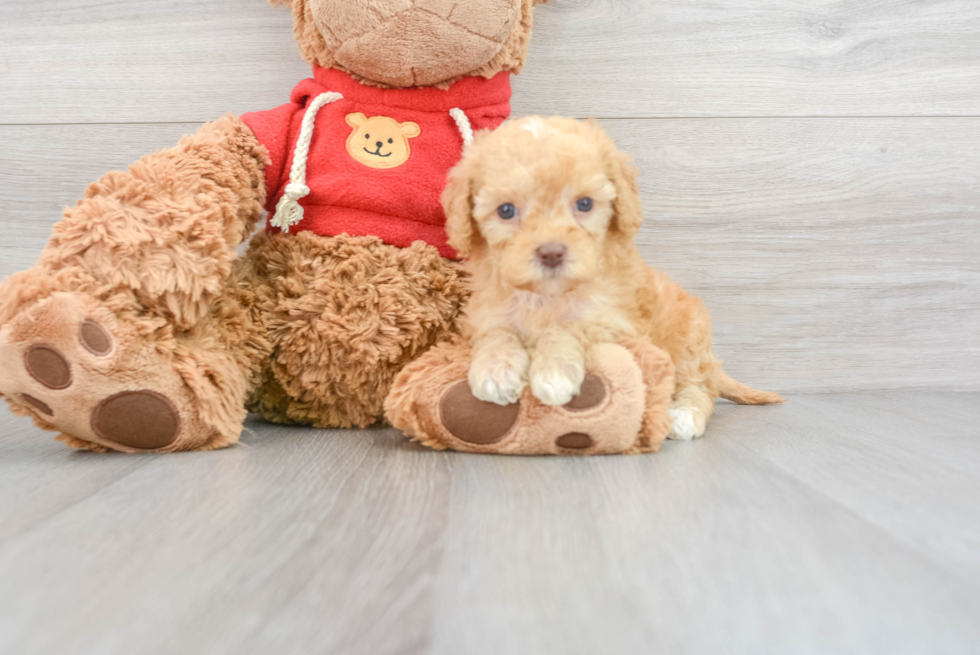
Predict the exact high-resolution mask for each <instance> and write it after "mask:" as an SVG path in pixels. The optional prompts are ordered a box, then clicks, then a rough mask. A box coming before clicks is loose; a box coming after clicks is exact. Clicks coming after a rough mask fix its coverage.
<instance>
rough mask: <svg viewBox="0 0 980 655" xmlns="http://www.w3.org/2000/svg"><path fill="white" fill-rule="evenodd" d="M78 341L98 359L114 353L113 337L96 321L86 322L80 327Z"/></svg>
mask: <svg viewBox="0 0 980 655" xmlns="http://www.w3.org/2000/svg"><path fill="white" fill-rule="evenodd" d="M78 340H79V341H80V342H81V343H82V347H83V348H85V350H87V351H89V352H90V353H92V354H93V355H95V356H96V357H105V356H106V355H108V354H109V353H110V352H112V336H110V335H109V332H108V330H106V329H105V328H104V327H102V326H101V325H99V324H98V323H96V322H95V321H85V322H84V323H82V324H81V325H80V326H79V327H78Z"/></svg>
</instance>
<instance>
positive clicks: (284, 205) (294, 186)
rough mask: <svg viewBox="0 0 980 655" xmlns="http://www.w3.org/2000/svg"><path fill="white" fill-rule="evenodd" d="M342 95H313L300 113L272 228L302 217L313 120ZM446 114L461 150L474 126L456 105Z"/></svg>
mask: <svg viewBox="0 0 980 655" xmlns="http://www.w3.org/2000/svg"><path fill="white" fill-rule="evenodd" d="M343 97H344V96H342V95H340V94H339V93H335V92H333V91H328V92H327V93H321V94H320V95H318V96H317V97H316V99H315V100H314V101H313V103H312V104H311V105H310V108H309V109H307V110H306V115H305V116H303V125H302V127H300V130H299V138H298V139H297V140H296V151H295V153H294V154H293V166H292V168H291V169H290V170H289V184H287V185H286V189H285V191H284V192H283V194H282V198H280V199H279V203H278V204H277V205H276V213H275V215H274V216H273V217H272V220H270V221H269V222H270V223H271V225H272V226H273V227H278V228H279V229H281V230H282V231H283V232H289V228H290V227H292V226H293V225H296V224H297V223H299V222H301V221H302V220H303V206H302V205H300V204H299V201H300V200H301V199H303V198H305V197H306V196H308V195H310V187H308V186H306V162H307V160H308V159H309V156H310V142H311V141H312V140H313V123H314V121H316V115H317V112H319V111H320V109H321V108H322V107H324V106H325V105H329V104H330V103H331V102H337V101H338V100H341V99H343ZM449 115H450V116H452V118H453V120H454V121H456V127H457V129H459V135H460V136H461V137H463V149H464V151H465V149H466V148H467V147H469V145H470V144H471V143H473V127H472V126H471V125H470V119H469V117H467V115H466V112H464V111H463V110H462V109H460V108H459V107H453V108H452V109H450V110H449Z"/></svg>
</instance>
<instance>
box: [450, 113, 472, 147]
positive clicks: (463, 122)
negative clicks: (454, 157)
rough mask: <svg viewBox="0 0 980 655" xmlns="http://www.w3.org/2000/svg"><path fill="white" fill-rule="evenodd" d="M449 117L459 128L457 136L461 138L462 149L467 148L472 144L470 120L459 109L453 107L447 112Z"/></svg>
mask: <svg viewBox="0 0 980 655" xmlns="http://www.w3.org/2000/svg"><path fill="white" fill-rule="evenodd" d="M449 115H450V116H452V117H453V120H454V121H456V127H458V128H459V135H460V136H461V137H463V147H464V148H466V147H468V146H469V145H470V144H471V143H473V127H472V126H471V125H470V119H469V117H468V116H467V115H466V112H465V111H463V110H462V109H460V108H459V107H453V108H452V109H450V110H449Z"/></svg>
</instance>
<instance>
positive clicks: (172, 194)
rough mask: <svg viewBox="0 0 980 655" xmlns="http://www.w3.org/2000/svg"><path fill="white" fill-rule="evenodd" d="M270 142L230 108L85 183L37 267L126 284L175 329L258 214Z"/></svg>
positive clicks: (205, 299) (211, 290)
mask: <svg viewBox="0 0 980 655" xmlns="http://www.w3.org/2000/svg"><path fill="white" fill-rule="evenodd" d="M267 161H268V155H267V153H266V151H265V149H264V148H263V147H262V146H261V145H260V144H259V141H258V140H257V139H256V137H255V135H254V134H253V133H252V131H251V129H250V128H249V127H248V126H247V125H246V124H245V123H244V122H242V121H241V120H240V119H238V118H234V117H232V116H227V117H224V118H221V119H219V120H217V121H214V122H212V123H208V124H206V125H204V126H203V127H202V128H201V129H200V130H199V131H198V132H197V133H196V134H193V135H188V136H185V137H183V138H182V139H181V140H180V141H179V143H178V144H177V145H176V146H175V147H173V148H170V149H167V150H161V151H159V152H157V153H155V154H152V155H148V156H146V157H143V158H142V159H140V160H139V161H137V162H136V163H135V164H133V165H132V166H130V167H129V170H128V171H126V172H123V171H114V172H111V173H107V174H106V175H104V176H103V177H102V178H101V179H100V180H98V181H96V182H94V183H92V184H91V185H89V187H88V189H87V190H86V192H85V196H84V197H83V198H82V199H81V200H80V201H79V202H78V204H77V205H76V206H75V207H71V208H69V209H67V210H66V211H65V214H64V219H63V220H62V221H61V222H60V223H58V224H57V225H55V227H54V231H53V234H52V237H51V240H50V241H49V243H48V245H47V247H46V248H45V250H44V251H43V253H42V254H41V258H40V260H39V266H40V267H41V268H43V269H46V270H47V271H49V272H51V273H52V274H56V273H58V272H64V271H65V270H66V269H74V270H77V271H78V273H79V276H80V277H84V278H88V279H90V280H91V283H90V284H91V286H92V287H93V289H96V288H112V289H115V290H119V289H128V290H130V291H131V292H132V293H133V294H135V296H136V298H137V300H138V302H139V303H140V304H141V305H142V306H143V307H144V308H147V309H152V310H153V311H154V312H156V313H159V314H161V315H162V316H163V317H164V318H165V319H166V320H168V322H172V323H173V324H174V326H175V327H176V328H178V329H190V328H191V327H193V326H194V325H196V324H197V323H198V322H199V321H200V320H201V319H202V318H203V317H205V316H206V315H207V313H208V311H209V308H210V306H211V304H212V302H213V301H214V299H215V298H216V297H218V295H219V294H220V293H221V290H222V287H223V284H224V281H225V279H226V278H227V277H228V275H229V272H230V269H231V264H232V262H233V260H234V259H235V256H236V253H235V248H236V247H237V246H238V245H239V244H240V243H241V242H242V241H243V240H244V239H245V238H246V237H247V236H248V235H249V234H250V233H251V232H252V231H253V229H254V227H255V224H256V223H257V222H258V220H259V219H260V218H261V217H262V208H263V205H264V203H265V197H266V190H265V181H264V166H265V164H266V162H267Z"/></svg>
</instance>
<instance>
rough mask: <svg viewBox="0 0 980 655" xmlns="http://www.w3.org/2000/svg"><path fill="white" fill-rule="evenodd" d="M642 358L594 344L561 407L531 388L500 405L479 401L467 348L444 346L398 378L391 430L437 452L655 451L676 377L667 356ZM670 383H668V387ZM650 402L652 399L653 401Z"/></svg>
mask: <svg viewBox="0 0 980 655" xmlns="http://www.w3.org/2000/svg"><path fill="white" fill-rule="evenodd" d="M658 352H659V353H660V355H661V356H660V357H658V355H657V354H656V353H644V354H645V355H647V358H646V359H640V358H637V357H636V356H635V355H633V354H632V352H631V351H630V350H628V349H627V348H624V347H622V346H619V345H616V344H602V345H599V346H596V347H595V348H594V349H593V350H592V352H591V353H590V355H589V357H588V358H587V361H586V377H585V381H584V382H583V384H582V388H581V390H580V392H579V394H578V395H577V396H575V397H574V398H573V399H572V401H571V402H569V403H568V404H566V405H563V406H560V407H552V406H548V405H544V404H543V403H541V402H540V401H539V400H538V399H537V398H535V397H534V395H533V394H532V392H531V390H529V389H525V391H524V393H523V395H522V397H521V399H520V401H519V402H518V403H515V404H513V405H507V406H500V405H495V404H493V403H487V402H483V401H481V400H478V399H477V398H475V397H474V396H473V394H472V392H471V391H470V388H469V383H468V381H467V373H468V370H469V362H470V351H469V346H468V345H466V344H463V343H459V342H457V343H448V344H442V345H440V346H437V347H436V348H433V349H432V350H430V351H429V352H427V353H426V354H425V355H423V356H422V357H421V358H419V360H417V361H416V362H413V363H412V364H410V365H409V366H408V367H406V368H405V370H404V371H403V372H402V373H401V374H400V375H399V376H398V378H397V379H396V381H395V385H394V387H393V388H392V391H391V393H390V394H389V396H388V399H387V401H386V403H385V410H386V412H387V415H388V418H389V420H391V422H392V424H393V425H394V426H395V427H397V428H399V429H401V430H402V431H403V432H405V433H406V434H407V435H409V436H411V437H412V438H413V439H415V440H416V441H420V442H421V443H422V444H424V445H426V446H429V447H432V448H436V449H446V448H451V449H453V450H461V451H467V452H477V453H497V454H508V455H545V454H552V455H600V454H616V453H638V452H648V451H652V450H656V449H657V448H658V447H659V445H660V443H661V442H662V441H663V438H664V436H665V435H666V433H667V430H668V428H669V426H668V425H667V423H666V421H665V420H664V419H663V418H661V415H662V414H664V413H665V411H666V408H667V404H668V403H669V402H670V391H671V389H672V385H673V382H672V375H671V369H670V358H669V356H667V355H666V353H662V351H658ZM665 381H666V382H665ZM651 401H653V402H652V403H651Z"/></svg>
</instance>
